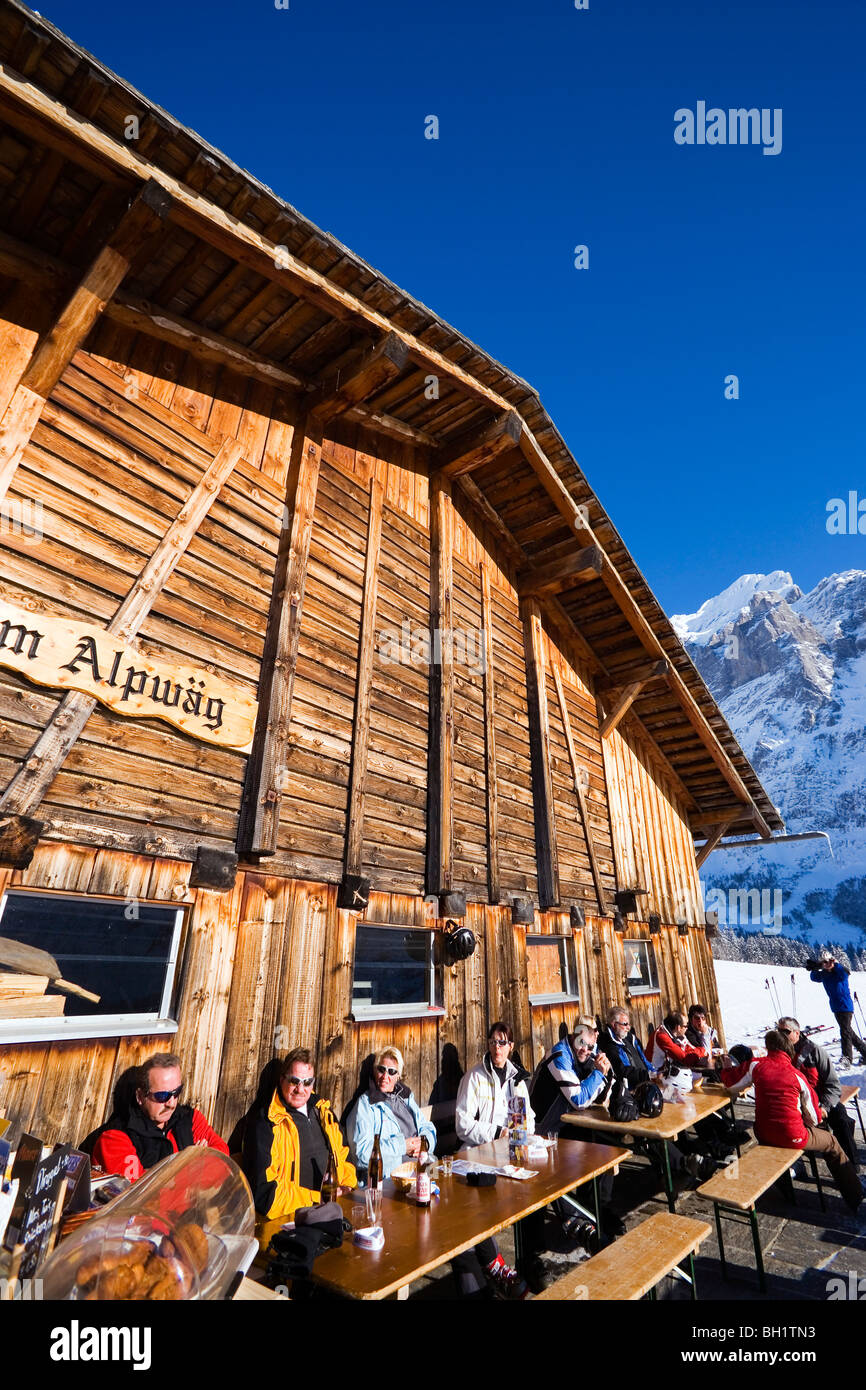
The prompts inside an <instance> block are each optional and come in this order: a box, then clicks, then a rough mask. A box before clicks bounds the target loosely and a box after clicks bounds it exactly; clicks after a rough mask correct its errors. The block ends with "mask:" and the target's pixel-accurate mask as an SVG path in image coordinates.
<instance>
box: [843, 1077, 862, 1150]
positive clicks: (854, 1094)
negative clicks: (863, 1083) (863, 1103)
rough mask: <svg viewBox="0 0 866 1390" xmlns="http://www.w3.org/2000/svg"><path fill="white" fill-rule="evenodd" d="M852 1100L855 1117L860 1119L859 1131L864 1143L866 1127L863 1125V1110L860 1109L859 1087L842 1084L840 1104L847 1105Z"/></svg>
mask: <svg viewBox="0 0 866 1390" xmlns="http://www.w3.org/2000/svg"><path fill="white" fill-rule="evenodd" d="M852 1100H853V1102H854V1108H855V1109H856V1111H857V1119H858V1120H859V1121H860V1133H861V1134H862V1135H863V1142H864V1143H866V1128H864V1127H863V1112H862V1110H861V1109H860V1087H859V1086H843V1087H842V1104H843V1105H848V1104H849V1103H850V1102H851V1101H852Z"/></svg>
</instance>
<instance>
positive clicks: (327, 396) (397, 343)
mask: <svg viewBox="0 0 866 1390" xmlns="http://www.w3.org/2000/svg"><path fill="white" fill-rule="evenodd" d="M408 360H409V349H408V347H407V346H406V344H405V343H404V342H403V340H402V338H400V337H399V336H398V335H397V334H396V333H388V334H387V335H386V337H384V338H383V339H382V341H381V342H379V343H377V344H376V345H375V347H372V348H370V349H369V350H368V351H367V352H364V353H362V354H361V356H360V357H359V358H358V359H357V360H356V362H355V363H354V365H353V366H352V367H351V368H349V370H348V371H346V372H345V375H344V373H343V372H342V371H341V372H338V373H337V374H336V376H335V377H332V378H330V379H329V380H327V381H325V382H324V383H323V385H322V386H321V387H320V389H319V391H318V393H317V395H316V396H315V397H314V398H313V401H312V402H311V404H310V407H309V413H310V417H311V419H313V420H315V421H318V423H319V424H320V425H326V424H327V423H328V422H329V421H331V420H334V419H336V417H337V416H338V415H344V414H345V412H346V411H347V410H350V409H351V408H352V407H353V406H357V405H360V404H361V402H362V401H365V400H366V399H367V397H368V396H374V395H375V394H376V392H377V391H380V390H381V389H382V387H383V386H387V385H388V382H389V381H393V380H394V378H395V377H398V376H399V375H400V373H401V372H402V371H403V369H404V367H405V366H406V363H407V362H408Z"/></svg>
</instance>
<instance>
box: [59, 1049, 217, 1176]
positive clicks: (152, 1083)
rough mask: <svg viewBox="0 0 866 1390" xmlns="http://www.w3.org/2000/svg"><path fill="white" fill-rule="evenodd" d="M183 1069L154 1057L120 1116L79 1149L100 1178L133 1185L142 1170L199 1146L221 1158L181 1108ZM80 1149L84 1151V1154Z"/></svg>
mask: <svg viewBox="0 0 866 1390" xmlns="http://www.w3.org/2000/svg"><path fill="white" fill-rule="evenodd" d="M182 1095H183V1067H182V1063H181V1059H180V1057H178V1056H177V1054H176V1053H174V1052H157V1053H155V1054H154V1055H153V1056H152V1057H148V1059H147V1061H146V1062H144V1063H143V1064H142V1066H141V1069H140V1072H139V1082H138V1085H137V1087H136V1090H135V1100H134V1102H133V1103H132V1104H131V1105H130V1106H129V1109H128V1112H127V1113H126V1114H121V1113H120V1112H119V1111H118V1110H115V1112H114V1113H113V1114H112V1115H111V1116H110V1118H109V1120H108V1122H107V1123H106V1124H105V1125H103V1127H102V1128H101V1129H100V1130H97V1131H96V1132H95V1134H93V1135H88V1138H87V1139H85V1140H84V1142H83V1144H82V1149H85V1151H86V1152H89V1153H90V1154H91V1155H92V1158H93V1162H94V1163H95V1164H98V1165H99V1166H100V1167H101V1168H103V1169H104V1170H105V1172H106V1173H120V1174H121V1176H122V1177H124V1178H128V1179H129V1180H130V1182H135V1180H136V1179H137V1178H140V1177H141V1175H142V1173H144V1172H146V1171H147V1169H148V1168H153V1167H154V1165H155V1164H157V1163H159V1162H160V1161H161V1160H162V1159H163V1158H170V1157H171V1155H172V1154H175V1153H179V1152H180V1150H181V1149H188V1148H190V1147H191V1146H192V1145H193V1144H200V1145H203V1146H205V1147H207V1148H210V1149H218V1150H219V1152H220V1153H224V1154H227V1153H228V1151H229V1146H228V1144H226V1143H225V1142H224V1141H223V1140H222V1139H221V1138H220V1136H219V1135H218V1134H217V1133H216V1132H215V1130H213V1129H211V1127H210V1125H209V1124H208V1122H207V1120H206V1119H205V1117H204V1115H203V1114H202V1113H201V1111H200V1110H196V1108H195V1107H194V1106H192V1105H184V1104H182V1103H181V1096H182ZM85 1146H86V1148H85Z"/></svg>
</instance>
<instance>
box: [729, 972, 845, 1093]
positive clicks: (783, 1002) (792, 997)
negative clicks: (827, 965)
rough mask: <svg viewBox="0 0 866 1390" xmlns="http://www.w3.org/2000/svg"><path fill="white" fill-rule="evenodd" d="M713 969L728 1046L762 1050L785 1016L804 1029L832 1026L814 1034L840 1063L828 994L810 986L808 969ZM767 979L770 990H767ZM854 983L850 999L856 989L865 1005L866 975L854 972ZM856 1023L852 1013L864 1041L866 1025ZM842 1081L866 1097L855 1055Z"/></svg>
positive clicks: (820, 986)
mask: <svg viewBox="0 0 866 1390" xmlns="http://www.w3.org/2000/svg"><path fill="white" fill-rule="evenodd" d="M715 965H716V980H717V982H718V987H719V1002H720V1004H721V1008H722V1023H723V1026H724V1031H725V1041H726V1043H727V1045H728V1047H733V1046H734V1044H735V1043H738V1042H742V1043H746V1044H747V1045H748V1046H750V1047H753V1046H755V1045H757V1046H759V1047H760V1046H761V1045H762V1043H763V1038H764V1034H765V1033H766V1032H767V1031H768V1029H769V1028H772V1027H773V1026H774V1025H775V1023H776V1020H777V1019H778V1018H779V1017H780V1014H781V1013H785V1014H791V1015H792V1016H793V1017H794V1018H796V1019H798V1020H799V1022H800V1023H801V1025H802V1026H803V1027H804V1028H808V1027H812V1026H813V1025H815V1024H822V1023H823V1024H829V1025H830V1027H829V1028H828V1029H827V1030H826V1031H822V1032H820V1033H816V1034H815V1035H814V1036H815V1041H816V1042H819V1043H820V1044H821V1046H822V1047H826V1048H827V1050H828V1052H829V1053H830V1056H831V1057H832V1058H833V1061H834V1062H838V1061H839V1058H840V1057H841V1055H842V1050H841V1048H840V1046H839V1030H838V1028H837V1026H836V1020H835V1019H834V1017H833V1015H832V1013H831V1012H830V1006H829V1004H828V1002H827V991H826V990H825V989H824V987H823V986H822V985H816V984H813V983H812V981H811V980H810V979H809V972H808V970H801V969H793V970H792V969H791V967H790V966H781V965H769V966H768V965H752V964H750V963H748V962H744V961H733V960H717V961H716V963H715ZM792 975H793V977H794V980H793V985H792V981H791V977H792ZM768 979H769V981H770V983H771V985H772V990H769V989H767V986H766V981H767V980H768ZM850 984H851V993H852V995H853V994H854V992H855V991H856V993H857V994H858V995H859V997H860V999H861V1001H864V1002H866V974H864V973H859V972H855V973H852V975H851V977H850ZM777 1004H778V1005H779V1006H780V1008H777ZM858 1024H859V1025H862V1024H863V1020H862V1016H861V1014H860V1013H859V1012H857V1013H855V1015H854V1031H855V1033H859V1034H860V1037H861V1038H864V1040H866V1025H863V1026H858ZM843 1079H844V1082H845V1084H846V1085H848V1084H850V1085H853V1084H854V1083H855V1082H858V1083H859V1084H860V1094H861V1096H864V1097H866V1067H863V1066H862V1065H861V1064H860V1063H859V1061H858V1058H857V1053H856V1051H855V1053H854V1068H853V1070H852V1071H850V1072H845V1073H844V1077H843Z"/></svg>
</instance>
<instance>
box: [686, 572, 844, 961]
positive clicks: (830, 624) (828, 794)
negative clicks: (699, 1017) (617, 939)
mask: <svg viewBox="0 0 866 1390" xmlns="http://www.w3.org/2000/svg"><path fill="white" fill-rule="evenodd" d="M671 621H672V623H673V625H674V627H675V629H676V631H677V633H678V635H679V637H680V639H681V641H682V642H683V644H684V646H685V648H686V650H687V651H688V653H689V655H690V656H691V658H692V660H693V661H694V663H695V665H696V666H697V668H698V670H699V671H700V672H701V675H702V676H703V678H704V680H705V681H706V683H707V685H708V686H709V688H710V690H711V691H712V693H713V695H714V696H715V697H716V699H717V701H718V703H719V705H720V707H721V709H722V711H723V713H724V715H725V717H726V719H727V720H728V723H729V724H730V726H731V728H732V729H733V731H734V733H735V734H736V735H737V738H738V739H739V741H740V744H741V745H742V747H743V749H744V750H745V752H746V754H747V756H748V757H749V759H750V761H751V763H752V765H753V767H754V768H755V771H756V772H757V773H758V775H759V777H760V778H761V780H762V782H763V783H764V786H765V787H766V789H767V791H768V792H769V794H770V796H771V797H772V799H773V801H774V802H775V804H776V805H777V806H778V808H779V810H780V812H781V813H782V816H783V817H784V819H785V822H786V827H787V830H788V832H795V831H801V830H823V831H826V832H827V833H828V835H829V836H830V841H831V844H832V854H831V853H830V851H828V848H827V843H826V841H824V840H815V841H802V842H798V843H794V844H790V845H778V846H775V847H773V848H769V849H749V850H740V851H738V850H718V851H716V852H715V853H714V854H712V855H711V856H710V857H709V859H708V860H707V861H706V864H705V865H704V870H703V876H704V881H705V884H706V886H707V888H708V889H710V888H716V889H723V890H724V892H725V894H726V898H727V900H728V902H729V905H730V911H729V920H732V916H733V920H734V923H735V924H736V907H735V901H734V899H733V898H732V897H731V890H732V889H733V890H747V891H748V890H764V891H766V892H767V894H768V898H767V899H765V916H766V917H769V916H772V915H775V914H774V913H773V912H772V911H771V912H769V913H767V910H766V909H767V907H774V906H778V904H779V899H778V898H775V899H774V898H773V897H772V894H774V893H781V895H782V897H781V918H782V926H783V931H784V933H785V934H786V935H792V936H793V935H799V934H801V933H803V934H805V935H806V936H807V938H808V939H810V940H815V941H816V942H817V941H819V940H830V939H832V940H836V941H850V942H852V944H853V943H856V944H862V943H863V936H862V935H861V931H866V572H864V571H863V570H846V571H845V572H844V573H842V574H832V575H830V576H828V578H826V579H822V580H821V581H820V583H819V584H817V585H816V586H815V588H814V589H813V590H812V591H811V593H807V594H804V593H803V592H802V590H801V589H800V588H799V587H798V586H797V585H796V584H795V583H794V581H793V579H792V577H791V575H790V574H787V573H785V572H784V571H782V570H775V571H774V572H773V573H772V574H745V575H742V576H741V577H740V578H739V579H738V580H736V581H735V583H733V584H731V585H730V586H729V587H728V588H727V589H725V590H724V591H723V592H722V593H721V594H719V595H717V597H715V598H711V599H708V600H707V601H706V603H703V604H702V605H701V607H700V608H699V609H698V611H697V613H690V614H676V615H675V616H674V617H673V618H672V619H671ZM738 901H739V903H740V907H741V909H742V906H743V904H744V903H745V899H744V898H742V897H741V898H740V899H739V900H738ZM709 905H710V906H717V905H718V895H717V894H716V895H714V896H713V900H712V901H711V902H710V904H709ZM720 915H722V914H721V913H720ZM752 916H753V917H754V913H753V914H752ZM739 925H741V926H754V927H756V928H757V927H759V926H761V923H760V922H759V921H755V920H750V921H746V920H745V919H744V916H743V912H742V910H740V913H739ZM764 925H767V922H765V923H764Z"/></svg>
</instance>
